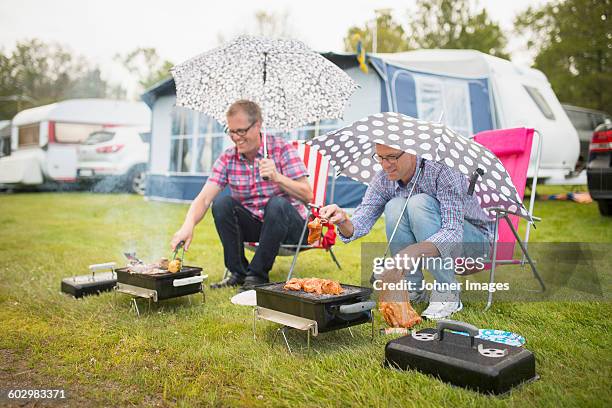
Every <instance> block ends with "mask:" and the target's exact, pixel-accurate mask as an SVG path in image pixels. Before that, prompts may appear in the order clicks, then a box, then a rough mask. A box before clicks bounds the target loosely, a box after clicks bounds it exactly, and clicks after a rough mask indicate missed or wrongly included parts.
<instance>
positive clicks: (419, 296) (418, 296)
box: [408, 292, 429, 304]
mask: <svg viewBox="0 0 612 408" xmlns="http://www.w3.org/2000/svg"><path fill="white" fill-rule="evenodd" d="M408 296H409V298H410V303H412V304H416V303H427V302H428V301H429V295H428V294H427V292H410V293H408Z"/></svg>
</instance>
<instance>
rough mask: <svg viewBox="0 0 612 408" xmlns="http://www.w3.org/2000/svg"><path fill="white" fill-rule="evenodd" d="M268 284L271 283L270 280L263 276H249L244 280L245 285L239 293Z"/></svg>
mask: <svg viewBox="0 0 612 408" xmlns="http://www.w3.org/2000/svg"><path fill="white" fill-rule="evenodd" d="M266 283H270V279H268V278H262V277H261V276H257V275H249V276H247V277H246V278H244V283H243V284H242V286H241V287H240V288H239V289H238V292H246V291H247V290H251V289H253V288H254V287H255V286H257V285H263V284H266Z"/></svg>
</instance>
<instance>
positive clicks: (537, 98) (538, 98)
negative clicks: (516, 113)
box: [523, 85, 555, 120]
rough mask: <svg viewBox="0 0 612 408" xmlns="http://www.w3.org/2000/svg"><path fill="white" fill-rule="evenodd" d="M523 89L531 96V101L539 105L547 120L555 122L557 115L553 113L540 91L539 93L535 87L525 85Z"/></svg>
mask: <svg viewBox="0 0 612 408" xmlns="http://www.w3.org/2000/svg"><path fill="white" fill-rule="evenodd" d="M523 87H524V88H525V90H526V91H527V93H528V94H529V96H531V99H533V101H534V102H535V104H536V105H538V108H539V109H540V112H542V114H543V115H544V116H545V117H546V118H547V119H551V120H555V114H554V113H553V111H552V109H551V108H550V105H549V104H548V102H546V99H544V97H543V96H542V94H541V93H540V91H538V90H537V89H536V88H534V87H531V86H527V85H523Z"/></svg>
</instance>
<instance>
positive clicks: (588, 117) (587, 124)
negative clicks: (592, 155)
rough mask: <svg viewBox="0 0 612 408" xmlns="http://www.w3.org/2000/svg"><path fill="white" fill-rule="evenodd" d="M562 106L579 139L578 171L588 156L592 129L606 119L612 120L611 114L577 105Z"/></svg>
mask: <svg viewBox="0 0 612 408" xmlns="http://www.w3.org/2000/svg"><path fill="white" fill-rule="evenodd" d="M562 106H563V109H565V112H566V113H567V116H569V119H570V121H571V122H572V125H574V127H575V128H576V130H577V131H578V138H579V139H580V157H579V158H578V163H577V164H576V170H578V171H580V170H582V169H584V167H585V166H586V163H587V160H588V158H589V145H590V143H591V137H592V136H593V131H594V130H595V128H596V127H597V126H599V125H601V124H602V123H604V122H605V121H606V120H612V116H610V115H609V114H607V113H606V112H602V111H597V110H593V109H587V108H581V107H579V106H572V105H566V104H563V105H562Z"/></svg>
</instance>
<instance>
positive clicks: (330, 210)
mask: <svg viewBox="0 0 612 408" xmlns="http://www.w3.org/2000/svg"><path fill="white" fill-rule="evenodd" d="M319 216H320V217H321V218H323V219H326V220H327V221H329V222H331V223H332V224H334V225H338V224H342V223H343V222H345V221H346V220H348V215H346V212H344V210H343V209H342V208H340V207H338V206H337V205H336V204H330V205H326V206H325V207H321V209H320V210H319Z"/></svg>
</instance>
